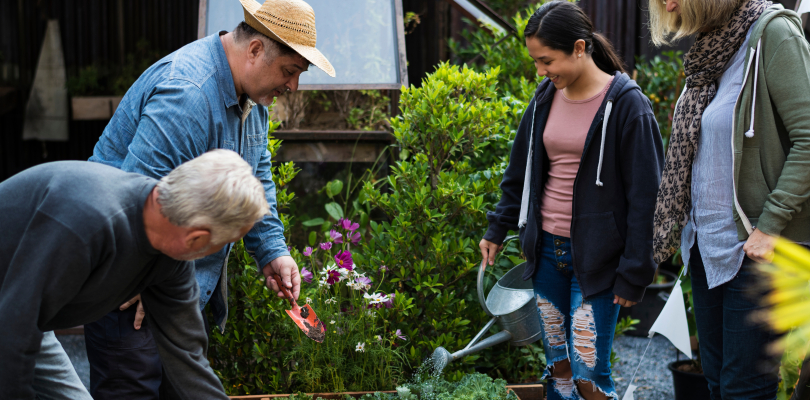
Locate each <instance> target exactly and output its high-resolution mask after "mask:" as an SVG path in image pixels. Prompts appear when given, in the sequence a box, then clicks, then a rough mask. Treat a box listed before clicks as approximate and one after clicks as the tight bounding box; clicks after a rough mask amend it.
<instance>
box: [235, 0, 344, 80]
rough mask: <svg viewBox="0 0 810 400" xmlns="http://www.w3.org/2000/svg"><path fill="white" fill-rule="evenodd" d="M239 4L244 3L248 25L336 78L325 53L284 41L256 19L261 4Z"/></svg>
mask: <svg viewBox="0 0 810 400" xmlns="http://www.w3.org/2000/svg"><path fill="white" fill-rule="evenodd" d="M266 1H271V0H266ZM239 2H240V3H242V8H244V10H245V22H247V23H248V25H250V26H252V27H253V28H255V29H256V30H258V31H259V32H261V33H263V34H265V35H266V36H267V37H269V38H271V39H273V40H276V41H279V42H281V43H284V44H285V45H287V46H289V47H290V48H291V49H293V50H295V51H296V52H297V53H298V54H300V55H301V56H302V57H304V58H306V59H307V61H309V62H311V63H312V64H313V65H315V66H316V67H318V68H320V69H321V70H323V72H326V73H327V74H328V75H329V76H331V77H333V78H334V77H335V68H334V67H332V64H331V63H330V62H329V60H327V59H326V57H325V56H324V55H323V53H321V52H320V51H319V50H318V49H316V48H315V47H312V46H304V45H300V44H296V43H290V42H289V41H287V40H284V38H281V37H279V36H278V35H277V34H276V33H275V32H273V29H271V28H270V27H269V26H267V25H265V24H264V22H262V21H261V20H259V19H258V18H256V17H255V16H254V14H256V11H258V10H259V7H261V4H259V2H257V1H256V0H239ZM262 28H264V29H262Z"/></svg>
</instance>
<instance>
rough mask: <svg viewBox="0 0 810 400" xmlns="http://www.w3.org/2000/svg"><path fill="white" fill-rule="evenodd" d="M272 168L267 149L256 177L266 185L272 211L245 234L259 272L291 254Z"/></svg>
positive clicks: (257, 169) (265, 191)
mask: <svg viewBox="0 0 810 400" xmlns="http://www.w3.org/2000/svg"><path fill="white" fill-rule="evenodd" d="M270 168H271V165H270V151H268V150H267V149H265V150H264V153H262V155H261V157H260V159H259V164H258V166H257V168H256V177H257V178H259V180H261V181H262V185H263V186H264V194H265V196H266V197H267V204H269V206H270V213H269V214H268V215H265V216H264V218H262V220H261V221H259V222H257V223H256V225H253V229H251V230H250V231H249V232H248V234H247V235H245V239H244V240H245V247H246V248H247V250H248V252H250V253H251V255H253V257H254V258H255V259H256V266H257V267H258V268H259V272H261V270H262V268H263V267H264V266H265V265H267V264H268V263H270V262H271V261H273V260H275V259H276V258H279V257H281V256H288V255H290V252H289V251H288V250H287V243H286V241H285V240H284V224H282V223H281V220H280V219H279V217H278V208H277V206H276V184H275V183H274V182H273V174H272V171H271V170H270Z"/></svg>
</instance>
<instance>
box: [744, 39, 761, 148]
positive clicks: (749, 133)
mask: <svg viewBox="0 0 810 400" xmlns="http://www.w3.org/2000/svg"><path fill="white" fill-rule="evenodd" d="M761 47H762V39H761V38H760V39H759V41H758V42H757V50H756V53H755V54H756V55H754V54H752V55H751V57H752V58H754V60H755V61H754V98H753V99H751V126H750V127H749V128H748V131H747V132H745V137H747V138H752V137H754V110H756V108H757V78H759V51H760V48H761Z"/></svg>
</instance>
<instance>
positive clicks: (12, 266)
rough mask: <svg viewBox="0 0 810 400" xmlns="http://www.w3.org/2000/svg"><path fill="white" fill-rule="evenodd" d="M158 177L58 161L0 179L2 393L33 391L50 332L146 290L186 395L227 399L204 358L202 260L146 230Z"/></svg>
mask: <svg viewBox="0 0 810 400" xmlns="http://www.w3.org/2000/svg"><path fill="white" fill-rule="evenodd" d="M157 182H158V181H156V180H154V179H152V178H148V177H145V176H142V175H138V174H132V173H126V172H123V171H120V170H118V169H116V168H113V167H108V166H105V165H101V164H97V163H90V162H80V161H60V162H54V163H48V164H43V165H39V166H36V167H33V168H30V169H27V170H25V171H23V172H21V173H19V174H17V175H14V176H13V177H11V178H9V179H7V180H6V181H4V182H2V183H0V227H2V229H0V321H2V323H3V336H2V340H0V360H2V361H3V362H2V363H0V393H2V394H0V398H9V399H34V398H35V393H34V390H33V388H32V382H33V379H34V365H35V363H36V357H37V356H36V355H37V353H38V352H39V348H40V342H41V341H42V332H43V331H50V330H54V329H60V328H69V327H73V326H77V325H82V324H86V323H88V322H92V321H95V320H97V319H99V318H101V317H102V316H104V314H107V313H108V312H110V311H111V310H113V309H115V308H118V306H119V305H121V304H122V303H124V302H125V301H127V300H129V299H131V298H132V297H134V296H135V295H137V294H139V293H140V294H141V298H142V299H143V303H144V307H145V308H146V318H147V319H148V323H149V325H150V326H151V330H152V333H153V335H154V336H155V341H156V342H157V345H158V349H159V351H160V358H161V361H162V362H163V367H164V368H165V370H166V374H167V375H168V377H169V379H170V380H171V381H172V383H174V385H173V386H174V387H175V388H177V390H178V393H179V394H180V395H181V396H182V397H183V398H191V399H202V398H205V399H215V398H218V399H227V397H226V396H225V392H224V389H223V388H222V384H221V383H220V382H219V379H217V377H216V375H214V372H213V371H212V370H211V368H210V367H209V365H208V360H207V359H206V358H205V355H204V350H205V348H206V345H207V343H206V341H207V338H206V334H205V328H204V326H203V321H202V315H201V314H200V310H199V306H198V304H199V289H198V287H197V282H196V280H195V279H194V265H193V263H191V262H187V261H177V260H173V259H171V258H169V257H168V256H166V255H163V254H161V253H160V252H158V251H157V250H156V249H155V248H154V247H152V245H151V243H150V242H149V239H148V238H147V235H146V231H145V228H144V222H143V207H144V203H145V201H146V199H147V197H148V196H149V194H150V193H151V191H152V189H153V188H154V187H155V185H156V184H157Z"/></svg>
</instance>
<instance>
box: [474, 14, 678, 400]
mask: <svg viewBox="0 0 810 400" xmlns="http://www.w3.org/2000/svg"><path fill="white" fill-rule="evenodd" d="M524 36H525V38H526V47H527V49H528V51H529V54H530V55H531V57H532V59H533V60H534V64H535V66H536V68H537V74H538V75H541V76H545V79H543V81H542V82H540V85H539V86H538V88H537V91H536V93H535V96H534V98H533V99H532V100H531V102H530V103H529V107H528V108H527V110H526V112H525V113H524V115H523V119H522V120H521V122H520V126H519V128H518V132H517V137H516V138H515V143H514V146H513V148H512V154H511V157H510V161H509V166H508V167H507V169H506V174H505V176H504V179H503V182H502V183H501V190H502V191H503V195H502V197H501V200H500V203H499V204H498V206H497V208H496V209H495V211H494V212H489V213H488V214H487V219H488V221H489V229H488V231H487V233H486V234H485V235H484V238H483V239H482V240H481V243H480V247H481V253H482V255H483V257H484V262H489V264H490V265H492V264H493V263H494V260H495V254H496V253H497V252H498V251H499V250H500V245H501V243H502V242H503V240H504V238H505V236H506V234H507V232H508V231H510V230H519V232H520V239H521V244H522V246H523V251H524V253H525V255H526V261H527V268H526V271H525V274H524V277H523V278H524V279H532V280H533V282H534V291H535V294H536V299H537V305H538V309H539V317H540V318H541V321H542V327H543V348H544V349H545V354H546V363H547V365H548V368H547V370H546V371H545V373H544V375H543V379H548V387H549V391H548V400H555V399H578V398H580V397H579V396H581V397H584V398H585V399H587V400H593V399H607V398H613V399H617V400H618V396H617V394H616V390H615V388H614V384H613V381H612V380H611V377H610V349H611V346H612V344H613V332H614V329H615V327H616V319H617V317H618V313H619V306H625V307H630V306H632V305H634V304H636V303H637V302H639V301H641V299H642V297H643V296H644V290H645V288H646V286H647V285H648V284H650V283H651V282H652V279H653V275H654V274H655V270H656V267H657V265H656V264H655V262H654V261H653V255H652V249H653V247H652V231H653V211H654V208H655V200H656V192H657V190H658V186H659V182H660V176H661V170H662V167H663V159H664V157H663V144H662V141H661V135H660V133H659V131H658V125H657V123H656V121H655V117H654V115H653V111H652V107H651V104H650V102H649V100H648V99H647V98H646V97H645V96H644V95H643V94H642V93H641V89H639V87H638V85H636V83H635V82H634V81H633V80H631V79H630V78H629V77H628V76H627V74H626V73H625V72H624V68H623V67H622V62H621V61H620V59H619V57H618V56H617V55H616V52H615V51H614V50H613V46H612V45H611V44H610V42H609V41H608V40H607V39H606V38H605V37H604V36H602V35H600V34H599V33H596V32H594V30H593V24H592V23H591V21H590V20H589V19H588V17H587V16H586V15H585V13H584V12H583V11H582V9H580V8H579V7H578V6H576V5H575V4H573V3H569V2H566V1H555V2H550V3H546V4H545V5H543V6H542V7H540V8H539V9H538V10H537V11H535V13H534V14H533V15H532V17H531V18H530V19H529V22H528V24H527V25H526V30H525V31H524Z"/></svg>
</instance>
